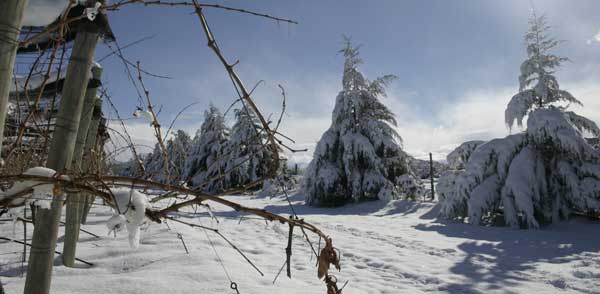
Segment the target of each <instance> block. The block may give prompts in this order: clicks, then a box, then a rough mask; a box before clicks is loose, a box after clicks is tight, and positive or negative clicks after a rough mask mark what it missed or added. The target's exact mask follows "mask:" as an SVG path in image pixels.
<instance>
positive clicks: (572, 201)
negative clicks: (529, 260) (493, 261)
mask: <svg viewBox="0 0 600 294" xmlns="http://www.w3.org/2000/svg"><path fill="white" fill-rule="evenodd" d="M525 42H526V45H527V59H526V60H525V62H523V64H522V65H521V76H520V77H519V82H520V87H519V93H517V94H516V95H515V96H514V97H512V99H511V100H510V102H509V103H508V106H507V109H506V112H505V120H506V123H507V125H508V126H509V127H511V126H512V125H513V124H514V123H515V121H516V122H517V124H518V125H521V122H522V120H523V118H524V117H525V116H528V119H527V130H526V131H524V132H521V133H518V134H514V135H510V136H508V137H505V138H500V139H494V140H491V141H489V142H487V143H485V144H483V145H481V146H479V147H478V148H477V149H475V151H474V152H473V154H472V155H471V157H470V159H469V161H468V162H467V164H466V167H465V170H464V171H461V172H457V173H456V174H454V175H449V177H452V178H446V179H443V180H442V179H441V180H440V182H444V181H445V182H453V183H454V185H453V186H448V187H445V188H444V186H442V187H440V186H438V189H439V190H438V191H440V192H441V193H442V194H444V195H445V197H444V198H443V199H441V205H442V207H441V214H442V216H445V217H449V218H465V217H468V219H469V222H471V223H474V224H478V223H481V222H482V221H484V222H485V221H490V220H492V219H493V218H494V217H495V216H497V215H499V214H500V213H501V214H502V215H503V217H504V221H505V223H506V224H508V225H511V226H513V227H527V228H537V227H539V226H540V225H541V224H544V223H548V222H556V221H558V220H560V219H561V218H565V217H568V216H569V214H570V213H571V212H578V213H591V212H597V211H598V210H599V209H600V153H598V151H597V150H595V149H594V148H593V147H592V146H591V145H589V144H588V143H587V142H586V140H585V139H584V137H583V136H582V132H589V133H591V134H592V135H594V136H595V137H598V135H600V129H598V127H597V125H596V124H595V123H594V122H593V121H591V120H589V119H587V118H585V117H582V116H579V115H577V114H575V113H574V112H571V111H567V110H566V109H567V107H568V106H569V105H570V104H579V105H581V102H579V101H578V100H577V99H576V98H575V97H573V95H571V94H570V93H569V92H567V91H565V90H561V89H560V88H559V84H558V81H557V80H556V77H555V76H554V71H555V70H556V69H557V68H559V67H560V65H561V64H562V63H563V62H564V61H566V60H567V59H566V58H563V57H559V56H557V55H554V54H553V53H552V49H553V48H555V47H556V46H557V45H558V44H559V43H560V42H559V41H557V40H555V39H553V38H551V37H550V36H549V33H548V26H547V24H546V20H545V18H544V17H543V16H542V17H537V16H536V15H535V14H534V15H533V16H532V18H531V19H530V22H529V31H528V32H527V34H526V35H525Z"/></svg>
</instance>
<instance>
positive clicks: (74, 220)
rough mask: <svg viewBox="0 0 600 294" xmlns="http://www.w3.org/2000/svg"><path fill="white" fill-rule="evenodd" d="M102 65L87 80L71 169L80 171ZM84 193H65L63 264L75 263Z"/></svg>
mask: <svg viewBox="0 0 600 294" xmlns="http://www.w3.org/2000/svg"><path fill="white" fill-rule="evenodd" d="M101 75H102V67H100V66H99V65H94V67H92V79H90V81H89V82H88V87H87V91H86V92H85V98H84V99H83V110H82V112H81V119H80V121H79V129H78V130H77V139H76V140H75V150H74V151H73V162H72V163H71V170H73V171H75V172H81V166H82V158H83V152H84V147H85V141H86V137H87V134H88V129H89V127H90V123H91V121H92V115H93V113H94V107H95V105H96V93H97V92H98V86H100V77H101ZM84 198H85V194H84V193H77V192H74V193H69V194H68V195H67V212H66V219H65V241H64V245H63V254H62V261H63V264H64V265H65V266H68V267H73V266H74V265H75V252H76V250H77V241H78V240H79V223H80V220H81V212H82V210H81V209H80V205H79V203H80V202H85V200H84Z"/></svg>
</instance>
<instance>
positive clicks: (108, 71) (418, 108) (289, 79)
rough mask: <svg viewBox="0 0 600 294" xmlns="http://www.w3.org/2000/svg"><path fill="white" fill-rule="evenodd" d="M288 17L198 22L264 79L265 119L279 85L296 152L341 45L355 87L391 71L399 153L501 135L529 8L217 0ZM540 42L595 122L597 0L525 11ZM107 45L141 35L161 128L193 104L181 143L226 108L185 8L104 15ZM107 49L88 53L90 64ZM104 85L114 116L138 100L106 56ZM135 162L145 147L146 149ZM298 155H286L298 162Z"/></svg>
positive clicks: (259, 94)
mask: <svg viewBox="0 0 600 294" xmlns="http://www.w3.org/2000/svg"><path fill="white" fill-rule="evenodd" d="M219 3H221V4H224V5H230V6H235V7H240V8H245V9H250V10H256V11H261V12H265V13H269V14H272V15H276V16H280V17H284V18H290V19H293V20H296V21H298V22H299V24H298V25H289V24H285V23H277V22H274V21H270V20H266V19H263V18H258V17H253V16H248V15H243V14H238V13H233V12H226V11H221V10H216V9H207V11H206V15H207V18H208V20H209V22H210V24H211V25H212V28H213V31H214V34H215V36H216V38H217V40H218V42H219V44H220V47H221V49H222V50H223V51H224V53H225V55H226V56H227V57H228V58H229V59H230V60H231V61H233V60H236V59H239V60H240V64H239V65H238V66H237V67H236V69H237V70H238V71H239V73H240V76H241V77H242V79H243V80H244V81H245V82H246V84H247V86H249V87H252V86H253V85H254V84H255V83H256V82H258V81H259V80H264V81H265V82H264V84H262V85H260V86H259V88H258V89H257V90H256V92H255V95H254V96H255V99H256V100H257V101H258V103H259V106H260V107H261V108H262V109H263V110H264V112H266V113H275V114H276V113H278V111H279V105H280V94H279V93H280V91H279V89H278V87H277V85H278V84H281V85H282V86H284V87H285V89H286V91H287V97H288V113H289V115H288V116H286V118H285V121H284V125H283V128H284V129H283V130H284V131H285V132H286V134H287V135H289V136H291V137H293V138H295V139H297V141H298V144H297V145H298V146H299V147H305V146H306V147H309V148H310V147H311V146H313V145H314V144H315V143H316V141H317V140H318V139H319V137H320V136H321V134H322V133H323V132H324V131H325V130H326V129H327V128H328V126H329V123H330V119H331V111H332V109H333V104H334V101H335V96H336V95H337V92H338V91H339V90H340V88H341V69H342V65H343V59H342V57H341V56H340V55H339V54H338V53H337V50H338V49H339V48H340V47H341V41H342V35H348V36H351V37H352V39H353V40H354V42H355V43H356V44H361V45H362V47H361V55H362V57H363V59H364V61H365V64H364V65H363V66H362V67H361V69H362V71H363V72H364V73H365V74H366V76H367V77H370V78H375V77H377V76H379V75H383V74H388V73H391V74H395V75H397V76H398V77H399V79H398V80H397V81H396V82H395V83H394V84H393V85H392V86H391V87H390V88H389V91H388V94H389V97H388V98H383V101H384V102H385V103H386V104H387V105H388V106H389V107H390V108H391V109H392V111H394V112H395V113H396V115H397V119H398V121H399V132H400V134H401V135H402V136H403V138H404V146H405V148H406V150H407V151H409V152H410V153H412V154H414V155H416V156H419V157H420V156H423V155H424V154H426V153H428V152H433V153H434V154H436V156H437V157H443V154H444V153H445V152H448V151H449V150H451V148H453V147H454V146H456V145H457V144H459V143H461V142H462V141H465V140H470V139H490V138H493V137H498V136H504V135H506V134H508V133H509V130H507V129H506V128H505V126H504V125H503V121H504V120H503V115H504V107H505V105H506V103H507V102H508V100H509V99H510V97H511V96H512V95H513V94H514V93H515V92H516V91H517V89H518V82H517V77H518V74H519V71H518V70H519V65H520V63H521V62H522V61H523V59H524V57H525V49H524V47H523V41H522V39H523V34H524V33H525V30H526V29H527V19H528V17H529V13H530V8H531V2H530V1H524V0H512V1H506V0H503V1H484V0H481V1H475V0H454V1H444V0H426V1H316V0H314V1H291V0H290V1H284V0H277V1H266V0H265V1H220V2H219ZM533 3H534V5H535V7H536V9H537V11H538V12H539V13H545V14H546V15H547V17H548V20H549V23H550V24H551V25H552V27H553V31H552V33H553V35H554V36H556V37H557V38H559V39H564V40H567V41H568V42H566V43H565V44H563V45H562V46H561V47H560V48H559V50H558V53H560V54H563V55H566V56H568V57H570V58H571V59H572V60H573V63H569V64H567V65H566V66H565V68H564V69H562V70H561V71H560V72H559V73H558V77H559V81H560V82H561V83H562V85H563V86H564V88H565V89H567V90H570V91H572V92H573V94H574V95H575V96H576V97H578V98H580V99H581V100H582V101H583V102H584V104H586V108H584V109H574V110H575V111H579V112H581V113H583V114H586V115H588V116H590V117H591V118H592V119H595V120H596V121H599V120H600V101H598V96H599V95H600V84H599V83H598V81H600V41H591V40H593V37H594V36H595V35H596V34H598V33H599V30H600V18H598V12H599V11H600V1H594V0H588V1H585V0H578V1H572V0H560V1H559V0H554V1H540V0H538V1H534V2H533ZM109 18H110V21H111V25H112V28H113V30H114V32H115V35H116V37H117V38H118V42H119V44H120V45H125V44H127V43H129V42H132V41H135V40H137V39H139V38H142V37H145V36H154V37H153V38H152V39H150V40H147V41H145V42H143V43H141V44H139V45H136V46H132V47H130V48H127V49H125V50H124V54H125V56H126V57H127V58H129V59H130V60H132V61H137V60H139V61H141V63H142V67H144V68H145V69H147V70H148V71H151V72H154V73H157V74H162V75H168V76H171V77H173V79H171V80H164V79H156V78H152V77H146V78H145V82H146V84H147V87H148V88H149V90H150V91H151V97H152V100H153V101H154V104H155V105H156V106H157V107H162V111H161V115H160V119H161V121H162V123H163V125H168V124H169V123H170V121H171V120H172V119H173V117H174V116H175V114H176V113H177V112H178V111H179V110H180V109H181V108H182V107H184V106H185V105H187V104H189V103H193V102H197V101H199V102H200V103H199V104H198V105H195V106H194V107H191V108H190V109H189V110H188V111H186V112H185V113H184V115H182V117H181V118H180V120H178V121H177V123H176V127H177V128H182V129H184V130H186V131H189V132H192V133H193V131H194V130H195V129H197V128H198V127H199V125H200V124H201V122H202V113H203V111H204V109H205V108H206V106H207V105H208V103H209V102H211V101H212V102H213V103H214V104H216V105H217V106H219V107H220V108H222V109H224V108H226V107H227V106H228V105H229V104H230V103H231V102H232V101H233V100H234V97H235V92H234V90H233V87H232V86H231V82H230V81H229V80H228V78H227V75H226V74H225V71H224V69H223V68H222V67H221V65H220V64H219V63H218V62H217V60H216V58H215V56H214V55H213V54H212V52H211V51H209V49H208V47H206V40H205V39H204V36H203V33H202V31H201V28H200V26H199V21H198V19H197V17H196V16H195V15H194V14H191V9H189V8H170V7H160V8H159V7H143V6H129V7H127V8H124V9H122V10H121V11H117V12H111V13H110V14H109ZM107 52H108V49H107V48H106V47H105V46H103V45H101V46H100V47H99V48H98V50H97V56H98V57H101V56H104V55H105V54H106V53H107ZM102 65H103V66H104V68H105V78H104V80H105V85H107V87H108V88H109V90H110V92H111V94H112V95H113V98H114V100H115V104H116V105H117V107H118V108H119V111H120V112H121V114H122V115H123V116H130V114H131V113H132V112H133V111H134V110H135V107H136V106H137V104H138V102H137V100H138V99H137V94H136V93H135V90H134V89H133V87H132V86H131V83H130V82H129V81H128V78H127V75H126V74H125V72H124V66H123V65H122V63H121V62H120V61H119V59H117V58H114V57H113V58H109V59H107V60H105V61H104V62H103V63H102ZM126 123H127V126H128V128H130V132H131V133H132V135H133V137H134V139H135V140H136V141H137V142H140V143H143V144H148V145H153V138H152V130H151V129H150V127H149V126H147V124H145V123H144V122H142V121H136V120H128V121H126ZM145 151H148V150H145ZM310 156H311V154H310V152H309V153H307V154H301V155H296V157H295V160H298V161H307V160H309V159H310Z"/></svg>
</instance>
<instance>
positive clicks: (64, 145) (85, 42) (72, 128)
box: [24, 21, 98, 294]
mask: <svg viewBox="0 0 600 294" xmlns="http://www.w3.org/2000/svg"><path fill="white" fill-rule="evenodd" d="M78 29H79V31H78V32H77V36H76V38H75V44H74V45H73V50H72V53H71V58H70V59H69V66H68V68H67V74H66V77H65V84H64V88H63V92H62V97H61V103H60V108H59V110H58V115H57V117H56V124H55V127H54V134H53V138H52V144H51V146H50V151H49V153H48V161H47V163H46V166H47V167H48V168H51V169H54V170H56V171H57V172H58V173H61V172H66V171H68V170H69V169H70V167H71V162H72V160H73V151H74V149H75V141H76V139H77V129H78V127H79V119H80V117H81V111H82V108H83V98H84V94H85V90H86V88H87V84H88V81H89V79H90V69H91V67H92V62H93V57H94V49H95V48H96V43H97V42H98V28H97V27H96V26H95V25H94V24H93V23H91V22H87V21H86V22H84V23H82V24H81V25H80V26H79V27H78ZM63 202H64V197H63V196H62V195H57V196H55V197H54V199H53V200H52V205H51V208H50V209H38V211H37V215H36V223H35V226H34V230H33V238H32V246H31V253H30V258H29V264H28V267H27V277H26V280H25V291H24V294H48V293H50V283H51V279H52V264H53V260H54V250H55V248H56V237H57V234H58V225H59V221H60V216H61V211H62V206H63Z"/></svg>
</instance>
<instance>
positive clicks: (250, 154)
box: [224, 107, 273, 187]
mask: <svg viewBox="0 0 600 294" xmlns="http://www.w3.org/2000/svg"><path fill="white" fill-rule="evenodd" d="M235 117H236V122H235V124H234V125H233V127H232V128H231V136H230V138H229V141H228V142H227V144H226V147H225V151H224V154H225V157H226V158H227V163H226V169H225V170H226V171H227V172H226V176H225V185H226V186H227V187H238V186H241V185H245V184H248V183H252V182H254V181H256V180H259V179H261V178H262V177H264V176H265V175H266V173H267V172H268V169H269V168H270V166H272V165H273V154H272V152H271V151H270V149H269V148H268V146H266V145H265V144H266V141H267V134H266V133H265V132H264V131H263V129H262V125H261V124H260V121H259V120H258V117H257V116H256V114H255V113H254V111H252V110H251V109H250V108H248V107H244V108H242V109H236V110H235Z"/></svg>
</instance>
